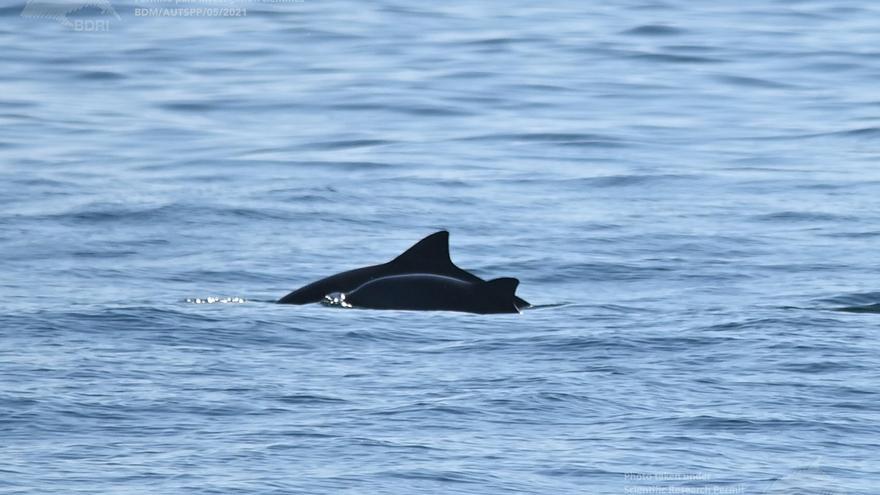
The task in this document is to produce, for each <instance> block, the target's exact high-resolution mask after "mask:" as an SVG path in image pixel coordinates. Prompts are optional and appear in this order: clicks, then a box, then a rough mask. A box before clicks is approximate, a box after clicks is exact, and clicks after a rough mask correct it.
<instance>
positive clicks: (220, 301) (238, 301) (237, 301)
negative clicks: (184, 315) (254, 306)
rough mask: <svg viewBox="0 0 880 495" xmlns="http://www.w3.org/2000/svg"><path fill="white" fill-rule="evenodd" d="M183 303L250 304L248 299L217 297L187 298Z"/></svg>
mask: <svg viewBox="0 0 880 495" xmlns="http://www.w3.org/2000/svg"><path fill="white" fill-rule="evenodd" d="M183 302H186V303H189V304H243V303H246V302H248V301H247V299H245V298H243V297H238V296H232V297H223V296H220V297H217V296H207V297H187V298H186V299H184V300H183Z"/></svg>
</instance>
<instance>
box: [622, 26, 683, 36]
mask: <svg viewBox="0 0 880 495" xmlns="http://www.w3.org/2000/svg"><path fill="white" fill-rule="evenodd" d="M686 32H687V31H685V30H684V29H681V28H677V27H674V26H667V25H665V24H645V25H643V26H638V27H634V28H632V29H627V30H626V31H624V32H623V33H621V34H628V35H635V36H678V35H681V34H685V33H686Z"/></svg>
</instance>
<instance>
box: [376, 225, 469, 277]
mask: <svg viewBox="0 0 880 495" xmlns="http://www.w3.org/2000/svg"><path fill="white" fill-rule="evenodd" d="M391 263H393V264H396V265H399V266H401V267H405V268H406V269H407V270H408V271H411V272H418V273H439V274H445V273H447V272H450V271H454V270H460V269H459V268H458V267H456V266H455V265H453V264H452V259H451V258H450V257H449V232H447V231H445V230H441V231H440V232H434V233H433V234H431V235H429V236H428V237H425V238H424V239H422V240H421V241H419V242H417V243H415V244H413V246H412V247H411V248H409V249H407V250H406V251H404V252H403V254H401V255H400V256H398V257H397V258H394V259H393V260H391Z"/></svg>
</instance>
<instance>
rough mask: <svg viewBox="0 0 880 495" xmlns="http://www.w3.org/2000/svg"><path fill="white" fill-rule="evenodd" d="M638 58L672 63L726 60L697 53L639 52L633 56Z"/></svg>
mask: <svg viewBox="0 0 880 495" xmlns="http://www.w3.org/2000/svg"><path fill="white" fill-rule="evenodd" d="M631 57H632V58H634V59H637V60H645V61H647V62H662V63H671V64H718V63H723V62H725V60H723V59H720V58H711V57H698V56H696V55H673V54H669V53H637V54H634V55H632V56H631Z"/></svg>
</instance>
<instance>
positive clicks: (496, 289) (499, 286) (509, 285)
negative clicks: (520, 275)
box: [485, 277, 519, 300]
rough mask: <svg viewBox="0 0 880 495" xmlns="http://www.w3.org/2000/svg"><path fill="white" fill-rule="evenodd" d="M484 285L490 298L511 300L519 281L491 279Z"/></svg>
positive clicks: (508, 278) (513, 279) (509, 278)
mask: <svg viewBox="0 0 880 495" xmlns="http://www.w3.org/2000/svg"><path fill="white" fill-rule="evenodd" d="M485 284H486V287H487V288H488V289H489V293H490V294H491V295H492V297H497V298H510V299H511V300H513V298H514V294H515V293H516V288H517V287H518V286H519V280H517V279H515V278H513V277H502V278H493V279H492V280H489V281H488V282H485Z"/></svg>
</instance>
